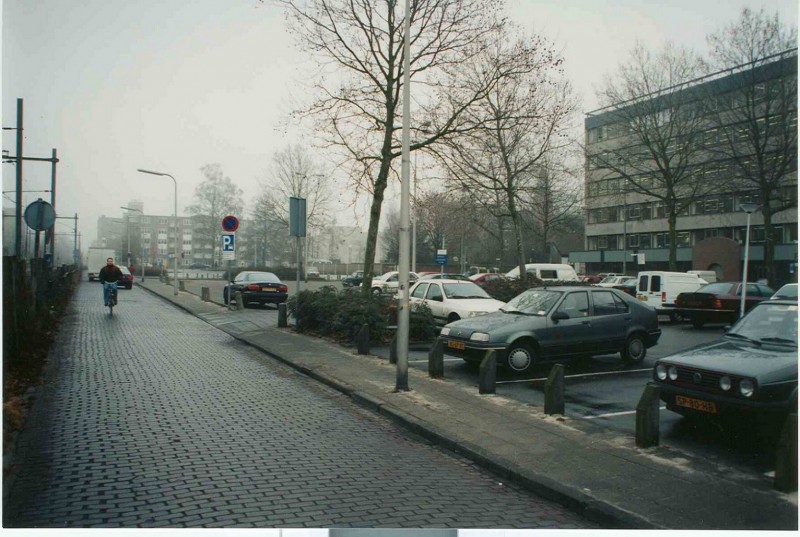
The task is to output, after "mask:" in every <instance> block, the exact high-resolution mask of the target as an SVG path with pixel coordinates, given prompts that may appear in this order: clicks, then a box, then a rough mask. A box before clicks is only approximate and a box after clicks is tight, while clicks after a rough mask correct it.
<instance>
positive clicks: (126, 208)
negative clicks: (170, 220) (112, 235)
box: [120, 207, 144, 281]
mask: <svg viewBox="0 0 800 537" xmlns="http://www.w3.org/2000/svg"><path fill="white" fill-rule="evenodd" d="M120 209H122V210H123V211H135V212H137V213H139V214H140V215H142V216H144V213H143V212H142V211H140V210H139V209H134V208H132V207H120ZM125 218H126V219H127V221H128V223H127V225H126V226H125V227H126V228H128V265H130V264H131V216H130V213H125ZM141 218H142V217H141V216H140V217H139V219H140V220H139V225H140V226H141V223H142V221H141ZM141 253H142V235H141V231H140V232H139V254H140V255H139V257H140V258H141V257H143V256H142V255H141ZM139 264H140V265H141V266H142V281H144V263H142V260H141V259H139ZM134 276H135V274H134Z"/></svg>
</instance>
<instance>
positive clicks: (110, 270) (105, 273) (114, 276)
mask: <svg viewBox="0 0 800 537" xmlns="http://www.w3.org/2000/svg"><path fill="white" fill-rule="evenodd" d="M97 279H98V280H100V283H105V282H118V281H120V280H121V279H122V271H121V270H119V267H118V266H116V265H114V266H111V267H109V266H108V265H103V268H101V269H100V273H99V274H98V275H97Z"/></svg>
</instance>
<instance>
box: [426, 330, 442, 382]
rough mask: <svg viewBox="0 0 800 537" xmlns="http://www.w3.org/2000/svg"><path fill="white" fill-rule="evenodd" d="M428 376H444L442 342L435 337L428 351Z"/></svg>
mask: <svg viewBox="0 0 800 537" xmlns="http://www.w3.org/2000/svg"><path fill="white" fill-rule="evenodd" d="M428 376H429V377H431V378H434V379H440V378H444V342H443V341H442V340H441V339H437V340H436V341H434V342H433V346H432V347H431V350H429V351H428Z"/></svg>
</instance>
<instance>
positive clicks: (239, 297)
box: [233, 291, 244, 310]
mask: <svg viewBox="0 0 800 537" xmlns="http://www.w3.org/2000/svg"><path fill="white" fill-rule="evenodd" d="M233 298H235V299H236V309H237V310H243V309H244V300H242V293H241V291H236V292H235V293H233Z"/></svg>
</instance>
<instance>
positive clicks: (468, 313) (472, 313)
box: [467, 311, 486, 317]
mask: <svg viewBox="0 0 800 537" xmlns="http://www.w3.org/2000/svg"><path fill="white" fill-rule="evenodd" d="M484 313H486V312H485V311H470V312H467V317H477V316H478V315H483V314H484Z"/></svg>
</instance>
